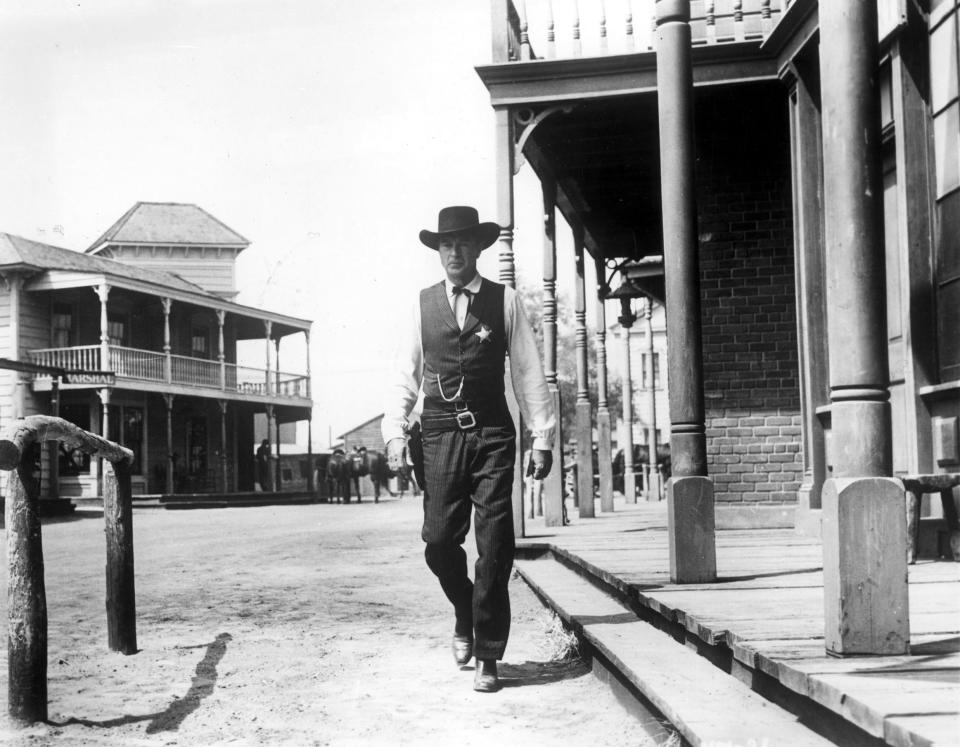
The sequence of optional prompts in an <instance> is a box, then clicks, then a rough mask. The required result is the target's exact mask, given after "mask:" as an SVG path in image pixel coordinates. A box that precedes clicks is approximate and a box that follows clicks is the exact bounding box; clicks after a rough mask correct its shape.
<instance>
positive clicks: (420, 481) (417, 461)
mask: <svg viewBox="0 0 960 747" xmlns="http://www.w3.org/2000/svg"><path fill="white" fill-rule="evenodd" d="M407 455H408V456H409V457H410V466H411V467H413V477H414V479H415V480H416V481H417V485H419V486H420V489H421V490H423V486H424V483H425V478H424V473H423V431H422V430H420V423H414V424H413V425H412V426H411V427H410V429H409V430H408V431H407Z"/></svg>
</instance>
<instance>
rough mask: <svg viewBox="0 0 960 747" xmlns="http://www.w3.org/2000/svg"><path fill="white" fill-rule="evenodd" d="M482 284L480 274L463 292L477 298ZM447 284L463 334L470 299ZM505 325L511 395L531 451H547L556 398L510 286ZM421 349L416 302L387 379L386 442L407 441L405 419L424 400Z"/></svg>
mask: <svg viewBox="0 0 960 747" xmlns="http://www.w3.org/2000/svg"><path fill="white" fill-rule="evenodd" d="M480 284H481V278H480V275H479V274H478V275H476V276H475V277H474V278H473V280H471V281H470V282H469V283H467V285H465V286H463V287H464V288H466V289H467V290H468V291H470V292H471V294H474V295H476V293H477V291H479V290H480ZM444 285H445V287H446V291H447V301H448V302H449V303H450V308H451V309H452V310H453V313H454V316H455V317H456V318H457V324H459V325H460V328H461V329H463V325H464V322H465V320H466V316H467V304H468V303H470V300H469V299H468V298H467V297H466V296H465V295H464V294H462V293H460V294H456V295H454V293H453V284H452V283H451V282H450V281H449V280H444ZM503 324H504V327H506V333H507V352H508V354H509V356H510V378H511V381H512V383H513V391H514V394H515V395H516V397H517V401H518V402H519V403H520V412H521V414H522V415H523V420H524V423H526V425H527V426H528V427H529V428H530V432H531V433H532V434H533V448H534V449H547V450H549V449H550V448H552V446H553V440H554V433H555V431H556V422H557V420H556V414H555V413H554V409H553V397H552V396H551V394H550V391H549V390H548V389H547V381H546V378H544V375H543V365H542V364H541V362H540V353H539V351H538V350H537V340H536V338H535V337H534V334H533V329H532V328H531V326H530V322H528V321H527V317H526V314H524V312H523V305H522V304H521V301H520V296H519V295H518V294H517V292H516V291H515V290H514V289H513V288H510V287H509V286H507V287H505V288H504V293H503ZM422 345H423V343H422V337H421V334H420V300H419V297H418V298H417V302H416V303H415V304H414V305H413V315H412V318H411V319H410V323H409V324H403V325H401V329H400V330H399V334H398V336H397V345H396V349H395V352H394V355H393V357H392V359H391V362H390V369H389V371H388V374H387V388H386V397H385V400H384V406H383V413H384V415H383V424H382V425H381V431H382V433H383V440H384V443H387V442H389V441H390V440H391V439H394V438H402V437H403V435H404V428H405V426H406V425H407V419H408V417H409V416H410V414H411V412H413V410H414V407H415V405H417V403H418V400H419V399H420V395H421V389H420V384H421V382H422V380H423V346H422Z"/></svg>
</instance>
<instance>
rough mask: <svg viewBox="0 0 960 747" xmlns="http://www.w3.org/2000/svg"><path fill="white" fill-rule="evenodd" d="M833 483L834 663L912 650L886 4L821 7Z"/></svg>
mask: <svg viewBox="0 0 960 747" xmlns="http://www.w3.org/2000/svg"><path fill="white" fill-rule="evenodd" d="M820 35H821V36H820V69H821V70H824V71H829V74H828V75H823V76H822V81H821V95H822V104H823V164H824V181H823V187H824V205H825V208H826V210H825V223H824V233H825V237H826V253H827V262H826V267H827V288H828V293H827V303H828V309H827V312H828V313H827V331H828V345H829V354H830V398H831V400H832V405H831V411H832V417H831V422H832V431H833V432H832V441H833V444H834V449H833V475H832V476H831V477H830V479H828V480H827V481H826V483H825V485H824V489H823V576H824V610H825V617H826V629H825V636H824V637H825V643H826V650H827V653H829V654H833V655H837V656H845V655H850V654H884V655H896V654H905V653H907V652H908V650H909V645H910V625H909V617H908V598H907V529H906V512H905V511H904V505H905V492H904V488H903V483H902V482H901V481H900V480H895V479H892V478H890V477H889V475H890V474H891V468H892V461H893V458H892V445H891V434H890V427H891V426H890V402H889V397H890V395H889V390H888V382H889V374H888V371H887V339H886V318H887V317H886V308H885V301H886V299H885V279H884V274H885V257H884V241H883V226H882V216H883V213H882V209H883V208H882V203H881V199H882V191H881V171H880V169H881V164H882V161H881V143H880V97H879V91H878V86H877V64H878V42H877V7H876V4H875V3H824V4H823V5H822V6H821V7H820Z"/></svg>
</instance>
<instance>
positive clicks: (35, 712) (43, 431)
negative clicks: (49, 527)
mask: <svg viewBox="0 0 960 747" xmlns="http://www.w3.org/2000/svg"><path fill="white" fill-rule="evenodd" d="M45 441H62V442H63V443H64V444H66V445H67V446H69V447H71V448H74V449H80V450H81V451H83V452H85V453H87V454H90V455H91V456H97V457H102V458H104V459H106V460H108V461H109V462H111V463H112V465H113V470H112V472H111V471H110V470H105V471H104V472H105V474H104V488H103V493H104V495H103V516H104V520H105V522H106V536H107V579H106V580H107V591H106V597H107V600H106V601H107V645H108V646H109V647H110V650H112V651H119V652H120V653H123V654H133V653H136V651H137V625H136V603H135V593H134V575H133V509H132V501H131V492H130V464H131V462H132V460H133V452H132V451H130V449H127V448H125V447H123V446H120V445H119V444H116V443H113V442H112V441H107V440H106V439H104V438H101V437H100V436H97V435H95V434H93V433H88V432H87V431H85V430H82V429H80V428H78V427H77V426H75V425H73V424H72V423H69V422H67V421H66V420H63V419H62V418H56V417H51V416H47V415H33V416H31V417H28V418H24V419H22V420H18V421H17V422H16V423H14V424H13V425H12V426H11V427H10V429H9V430H8V432H7V433H5V434H4V436H3V438H2V439H0V470H4V471H9V472H10V475H9V478H8V480H7V492H6V508H5V520H6V533H7V568H8V583H7V653H8V664H7V666H8V678H7V684H8V710H9V714H10V718H11V720H12V721H14V722H15V723H18V724H22V725H27V724H31V723H35V722H38V721H46V719H47V602H46V591H45V588H44V581H43V545H42V542H41V534H40V516H39V511H38V509H39V506H38V502H39V500H40V484H39V480H38V479H37V477H36V476H35V474H34V470H35V463H36V459H37V457H38V452H39V448H40V445H41V444H42V443H43V442H45Z"/></svg>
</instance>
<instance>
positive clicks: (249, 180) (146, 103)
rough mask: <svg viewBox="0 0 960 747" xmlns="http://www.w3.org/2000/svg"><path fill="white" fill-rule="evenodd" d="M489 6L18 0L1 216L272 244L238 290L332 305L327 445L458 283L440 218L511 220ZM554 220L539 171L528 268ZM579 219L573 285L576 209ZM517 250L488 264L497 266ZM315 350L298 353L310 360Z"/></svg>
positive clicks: (0, 51)
mask: <svg viewBox="0 0 960 747" xmlns="http://www.w3.org/2000/svg"><path fill="white" fill-rule="evenodd" d="M489 14H490V5H489V3H488V2H486V0H416V1H414V0H406V1H405V2H404V1H401V0H365V1H363V2H361V1H357V2H345V1H344V0H337V1H336V2H334V1H333V0H314V1H313V2H307V1H306V0H299V1H294V0H162V1H161V0H154V1H153V2H149V1H147V0H100V1H98V2H77V1H76V0H74V2H62V1H61V0H44V1H43V2H29V1H27V0H4V2H3V4H2V5H0V70H2V73H0V102H2V113H3V123H2V125H0V231H3V232H7V233H13V234H18V235H21V236H25V237H27V238H32V239H36V240H40V241H44V242H47V243H51V244H55V245H58V246H64V247H67V248H71V249H77V250H83V249H85V248H86V247H87V246H89V245H90V243H92V242H93V241H94V240H95V239H96V238H97V237H98V236H99V235H100V234H101V233H102V232H103V231H104V230H106V229H107V228H108V227H109V226H110V225H111V224H112V223H113V222H114V221H115V220H116V219H117V218H119V217H120V216H121V215H122V214H123V213H124V212H126V210H128V209H129V208H130V207H131V206H132V205H133V204H134V203H135V202H137V201H138V200H143V201H170V202H189V203H196V204H198V205H200V206H201V207H203V208H204V209H206V210H207V211H209V212H210V213H212V214H213V215H214V216H216V217H217V218H219V219H220V220H222V221H223V222H224V223H226V224H227V225H228V226H230V227H231V228H233V229H234V230H236V231H238V232H239V233H241V234H242V235H244V236H245V237H247V238H248V239H249V240H250V241H251V242H252V245H251V247H250V248H249V249H247V250H246V251H245V252H244V253H243V254H242V255H241V257H240V259H239V261H238V286H239V288H240V290H241V294H240V297H239V298H238V301H239V302H241V303H246V304H250V305H255V306H263V307H264V308H268V309H271V310H274V311H279V312H283V313H287V314H292V315H295V316H299V317H305V318H308V319H312V320H314V328H313V334H312V341H311V346H312V355H311V368H312V373H313V376H314V399H315V401H316V411H315V414H314V443H315V444H318V445H319V446H323V445H325V444H326V441H327V434H328V432H330V431H332V432H333V434H334V435H336V434H337V433H340V432H342V431H344V430H346V429H348V428H350V427H352V426H353V425H355V424H358V423H360V422H362V421H364V420H366V419H368V418H369V417H372V416H373V415H375V414H377V413H378V412H380V410H381V404H380V400H381V396H380V381H381V378H382V371H383V364H384V360H385V354H386V351H387V350H388V349H389V345H390V338H391V336H392V335H391V330H392V328H393V324H394V322H395V320H396V318H397V315H398V312H399V310H400V309H401V308H402V309H404V310H405V309H406V307H408V306H409V304H410V303H412V301H413V298H414V297H415V292H416V290H417V289H418V288H420V287H422V286H425V285H427V284H429V283H431V282H434V281H435V280H437V279H439V277H440V268H439V263H438V261H437V258H436V255H435V254H434V253H433V252H431V251H430V250H429V249H426V248H425V247H423V246H422V245H421V244H420V243H419V241H418V239H417V234H418V232H419V230H420V229H421V228H435V227H436V215H437V211H438V209H439V208H440V207H442V206H443V205H448V204H473V205H476V206H477V207H478V208H479V210H480V212H481V219H489V220H494V219H495V218H496V216H495V215H494V207H495V161H494V123H493V110H492V109H491V108H490V105H489V97H488V95H487V92H486V89H485V88H484V86H483V84H482V83H481V82H480V79H479V77H478V76H477V75H476V72H475V71H474V66H475V65H479V64H486V63H488V62H490V60H491V52H490V15H489ZM541 214H542V206H541V203H540V193H539V184H538V182H537V180H536V177H535V176H534V175H533V174H532V172H531V170H530V167H529V166H524V168H523V169H522V171H521V173H520V174H519V175H518V177H517V182H516V240H515V251H516V254H517V266H518V271H519V273H520V275H521V277H522V278H523V279H524V280H525V281H526V282H527V283H528V284H529V283H534V284H537V285H539V284H540V282H541V281H540V277H541V263H542V238H541V233H540V231H541V225H542V224H541V220H542V215H541ZM558 233H559V239H560V252H559V265H560V267H559V273H560V285H561V288H569V286H570V282H571V277H572V274H573V269H572V266H573V258H572V250H571V249H570V239H569V234H568V229H567V228H566V225H565V224H564V223H563V221H562V220H561V221H560V229H559V231H558ZM496 259H497V258H496V249H495V248H494V249H493V251H491V252H488V253H487V254H485V255H484V256H483V257H482V258H481V266H480V269H481V272H483V273H484V274H485V275H486V276H488V277H491V278H493V279H496V278H497V266H496ZM592 278H593V273H592V268H589V269H588V278H587V282H588V294H590V296H591V297H592V292H593V291H592V289H593V287H594V285H593V279H592ZM565 293H566V295H567V297H568V298H571V299H572V293H571V292H570V291H569V290H567V291H565ZM614 315H615V311H614V309H613V308H610V309H608V319H610V318H612V316H614ZM588 324H589V325H591V330H590V331H591V334H592V332H593V328H592V324H593V303H592V301H588ZM299 344H300V343H299V342H297V343H289V345H288V346H286V345H285V346H281V369H283V370H292V371H298V370H303V368H304V366H303V364H302V363H301V362H300V361H299V360H297V359H298V358H299V356H298V352H297V351H296V350H294V348H295V347H297V346H299Z"/></svg>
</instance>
